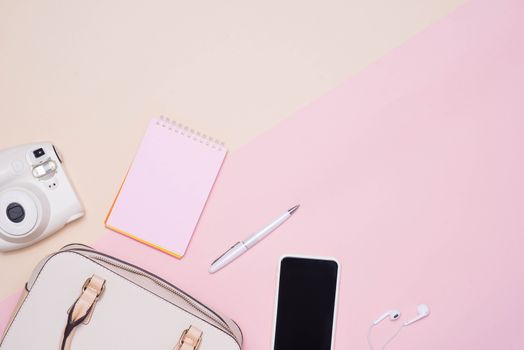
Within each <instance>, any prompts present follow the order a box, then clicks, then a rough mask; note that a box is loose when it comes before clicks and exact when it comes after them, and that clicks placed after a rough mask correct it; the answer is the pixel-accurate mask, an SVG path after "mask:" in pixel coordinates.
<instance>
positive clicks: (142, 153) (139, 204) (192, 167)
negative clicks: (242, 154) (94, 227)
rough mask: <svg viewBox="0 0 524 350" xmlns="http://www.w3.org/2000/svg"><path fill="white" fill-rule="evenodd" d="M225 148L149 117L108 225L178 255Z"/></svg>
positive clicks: (110, 214)
mask: <svg viewBox="0 0 524 350" xmlns="http://www.w3.org/2000/svg"><path fill="white" fill-rule="evenodd" d="M226 152H227V150H226V148H225V147H224V145H223V144H221V143H219V142H217V141H215V140H213V139H211V138H209V137H207V136H204V135H201V134H200V133H198V132H195V131H193V130H190V129H188V128H187V127H184V126H181V125H179V124H177V123H175V122H172V121H170V120H169V119H166V118H163V117H160V118H153V119H152V120H151V121H150V122H149V126H148V128H147V131H146V133H145V136H144V138H143V140H142V143H141V145H140V148H139V150H138V153H137V155H136V157H135V160H134V161H133V164H132V165H131V168H130V169H129V172H128V174H127V176H126V178H125V180H124V182H123V184H122V187H121V188H120V191H119V193H118V195H117V197H116V199H115V201H114V203H113V206H112V208H111V210H110V211H109V214H108V215H107V218H106V222H105V224H106V227H108V228H110V229H112V230H114V231H116V232H119V233H122V234H124V235H127V236H129V237H131V238H133V239H136V240H137V241H140V242H142V243H145V244H147V245H150V246H152V247H154V248H157V249H159V250H161V251H163V252H165V253H168V254H170V255H173V256H176V257H178V258H181V257H182V256H183V255H184V254H185V252H186V249H187V246H188V245H189V241H190V240H191V236H192V234H193V231H194V230H195V227H196V225H197V222H198V219H199V218H200V215H201V213H202V210H203V208H204V205H205V203H206V201H207V198H208V196H209V193H210V191H211V188H212V187H213V183H214V182H215V179H216V177H217V174H218V171H219V170H220V167H221V165H222V162H223V161H224V157H225V155H226Z"/></svg>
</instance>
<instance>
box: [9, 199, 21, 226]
mask: <svg viewBox="0 0 524 350" xmlns="http://www.w3.org/2000/svg"><path fill="white" fill-rule="evenodd" d="M6 214H7V217H8V218H9V220H11V221H12V222H14V223H16V224H17V223H19V222H22V220H24V218H25V210H24V207H22V206H21V205H20V204H18V203H11V204H9V205H8V206H7V209H6Z"/></svg>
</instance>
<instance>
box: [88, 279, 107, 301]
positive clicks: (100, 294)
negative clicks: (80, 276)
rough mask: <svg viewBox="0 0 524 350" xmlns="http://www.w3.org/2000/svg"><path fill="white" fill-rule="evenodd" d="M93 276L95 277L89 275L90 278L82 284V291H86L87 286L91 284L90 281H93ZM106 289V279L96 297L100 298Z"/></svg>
mask: <svg viewBox="0 0 524 350" xmlns="http://www.w3.org/2000/svg"><path fill="white" fill-rule="evenodd" d="M92 278H93V277H89V278H88V279H86V281H85V282H84V285H83V286H82V293H83V292H85V291H86V289H87V287H88V286H89V283H91V279H92ZM93 289H94V288H93ZM105 290H106V282H105V281H104V283H103V284H102V288H100V290H97V291H96V298H97V299H99V298H100V297H101V296H102V294H103V293H104V291H105Z"/></svg>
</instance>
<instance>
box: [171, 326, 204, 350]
mask: <svg viewBox="0 0 524 350" xmlns="http://www.w3.org/2000/svg"><path fill="white" fill-rule="evenodd" d="M188 332H189V328H188V329H185V330H184V331H183V332H182V335H181V336H180V339H179V340H178V346H177V347H176V349H177V350H178V349H181V348H182V346H184V344H186V343H187V344H188V345H189V346H192V347H193V349H195V350H196V349H198V347H199V345H200V342H201V341H202V334H200V336H199V337H198V338H197V339H195V338H193V337H190V336H188V334H187V333H188Z"/></svg>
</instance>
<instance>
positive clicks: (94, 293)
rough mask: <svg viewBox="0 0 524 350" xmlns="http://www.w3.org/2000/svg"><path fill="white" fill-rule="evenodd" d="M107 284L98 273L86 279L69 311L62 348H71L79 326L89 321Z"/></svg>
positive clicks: (66, 349)
mask: <svg viewBox="0 0 524 350" xmlns="http://www.w3.org/2000/svg"><path fill="white" fill-rule="evenodd" d="M105 286H106V280H105V279H103V278H101V277H98V276H97V275H93V276H91V277H90V278H88V279H87V280H86V281H85V283H84V286H83V287H82V293H81V294H80V296H79V297H78V299H76V301H75V302H74V304H73V305H72V306H71V308H69V311H68V312H67V323H66V326H65V329H64V334H63V335H62V341H61V345H60V350H69V349H70V348H71V341H72V339H73V335H74V333H75V331H76V329H77V327H78V326H80V325H81V324H88V323H89V321H90V320H91V316H92V315H93V311H94V309H95V306H96V302H97V301H98V299H99V298H100V297H101V296H102V293H103V292H104V290H105Z"/></svg>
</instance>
